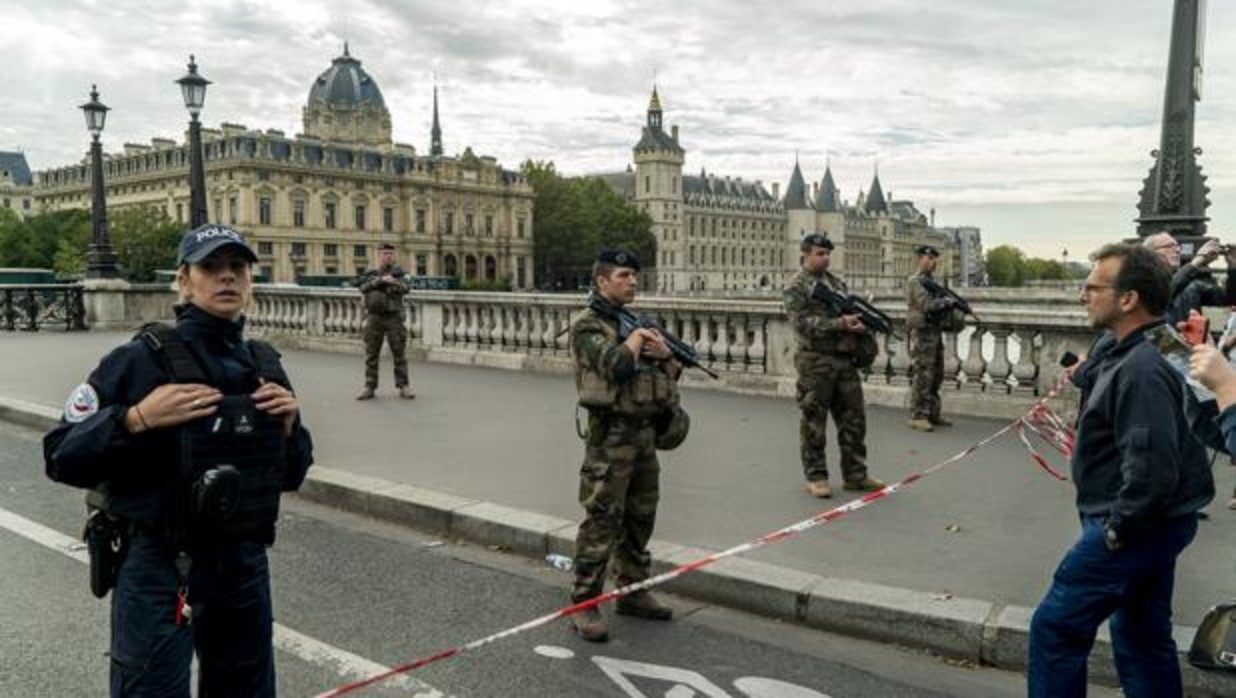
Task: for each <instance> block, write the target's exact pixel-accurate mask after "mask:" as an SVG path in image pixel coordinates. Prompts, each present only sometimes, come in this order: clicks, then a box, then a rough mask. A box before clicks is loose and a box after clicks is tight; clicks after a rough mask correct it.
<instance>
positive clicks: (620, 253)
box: [596, 250, 639, 271]
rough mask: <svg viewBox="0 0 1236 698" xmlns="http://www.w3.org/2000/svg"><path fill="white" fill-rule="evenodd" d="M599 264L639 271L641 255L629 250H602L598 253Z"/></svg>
mask: <svg viewBox="0 0 1236 698" xmlns="http://www.w3.org/2000/svg"><path fill="white" fill-rule="evenodd" d="M596 261H597V264H612V265H613V266H615V267H627V268H630V269H634V270H635V271H639V255H637V254H635V253H634V252H629V251H627V250H601V251H600V252H598V253H597V260H596Z"/></svg>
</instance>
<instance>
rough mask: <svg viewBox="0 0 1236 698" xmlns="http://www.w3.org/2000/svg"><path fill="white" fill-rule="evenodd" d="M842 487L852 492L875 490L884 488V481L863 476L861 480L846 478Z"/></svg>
mask: <svg viewBox="0 0 1236 698" xmlns="http://www.w3.org/2000/svg"><path fill="white" fill-rule="evenodd" d="M843 487H845V489H847V490H850V491H852V492H875V491H876V490H882V489H884V481H883V480H877V479H875V478H874V477H865V478H863V479H861V480H847V481H846V483H845V485H843Z"/></svg>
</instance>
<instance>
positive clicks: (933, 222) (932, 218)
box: [931, 206, 936, 228]
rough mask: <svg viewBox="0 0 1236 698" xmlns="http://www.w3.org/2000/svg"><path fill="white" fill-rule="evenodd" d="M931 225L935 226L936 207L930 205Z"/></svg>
mask: <svg viewBox="0 0 1236 698" xmlns="http://www.w3.org/2000/svg"><path fill="white" fill-rule="evenodd" d="M931 227H933V228H934V227H936V207H935V206H932V207H931Z"/></svg>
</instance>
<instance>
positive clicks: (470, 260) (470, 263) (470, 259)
mask: <svg viewBox="0 0 1236 698" xmlns="http://www.w3.org/2000/svg"><path fill="white" fill-rule="evenodd" d="M464 279H466V280H468V281H475V280H476V257H474V256H473V255H467V256H466V257H464Z"/></svg>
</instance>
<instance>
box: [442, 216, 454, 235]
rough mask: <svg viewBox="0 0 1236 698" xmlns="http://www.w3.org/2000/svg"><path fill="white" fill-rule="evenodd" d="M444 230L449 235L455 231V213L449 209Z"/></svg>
mask: <svg viewBox="0 0 1236 698" xmlns="http://www.w3.org/2000/svg"><path fill="white" fill-rule="evenodd" d="M442 232H443V233H445V234H447V235H450V234H452V233H454V232H455V214H454V213H451V212H449V211H448V212H447V214H446V221H445V230H443V231H442Z"/></svg>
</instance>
